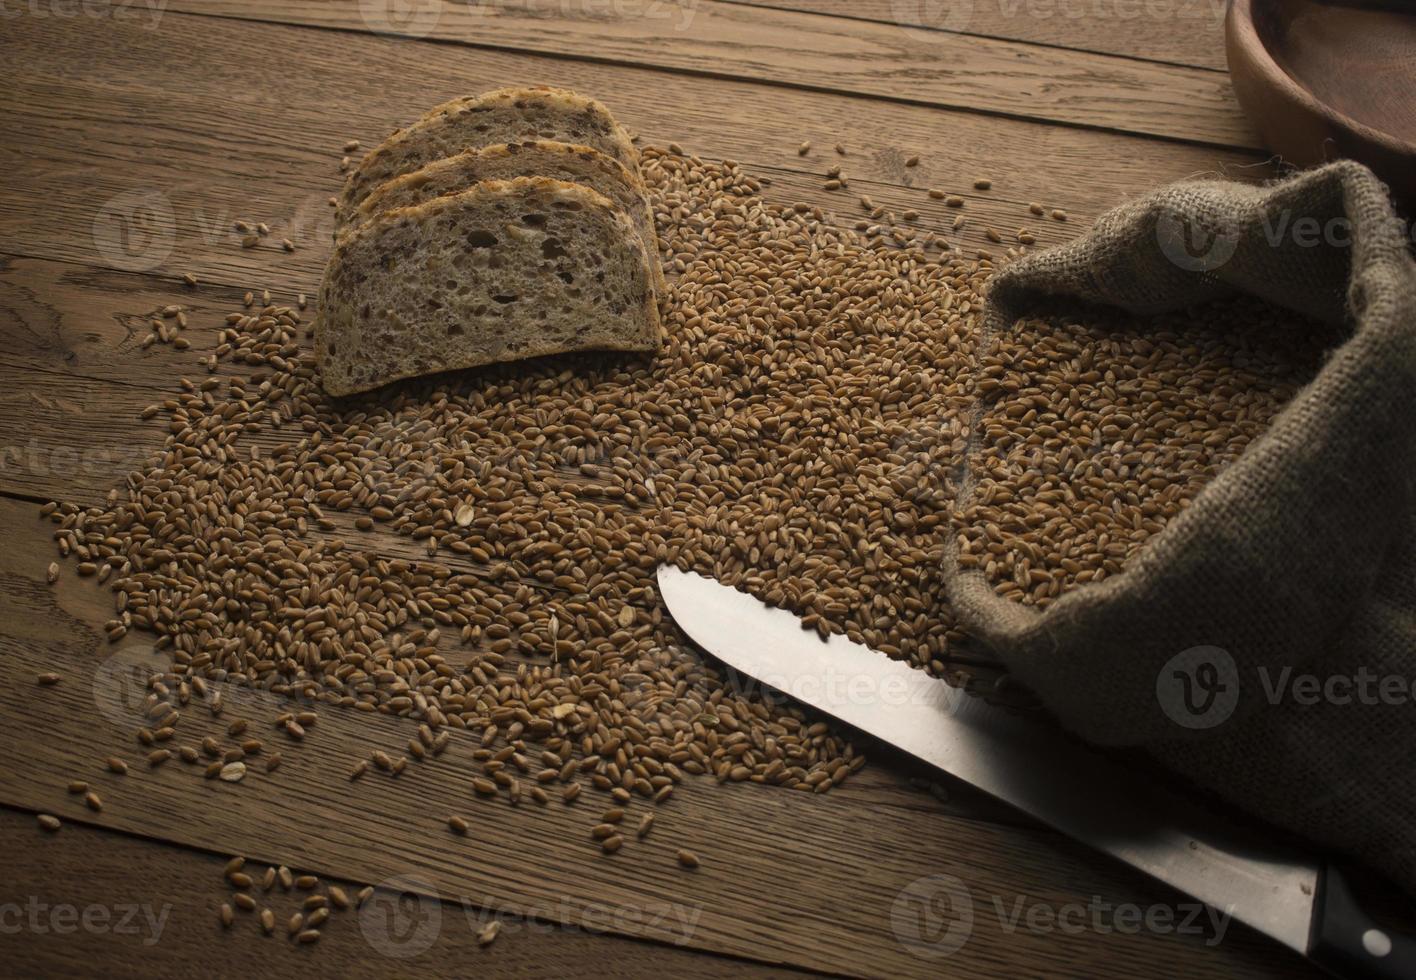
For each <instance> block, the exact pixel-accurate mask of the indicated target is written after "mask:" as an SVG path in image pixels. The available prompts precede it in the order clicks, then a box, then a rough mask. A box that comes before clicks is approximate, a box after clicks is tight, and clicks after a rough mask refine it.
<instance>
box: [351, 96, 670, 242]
mask: <svg viewBox="0 0 1416 980" xmlns="http://www.w3.org/2000/svg"><path fill="white" fill-rule="evenodd" d="M507 109H512V110H515V116H516V117H520V118H525V117H526V115H527V113H528V111H535V110H541V111H543V112H547V113H549V114H551V116H552V117H553V118H554V119H556V120H558V121H559V124H558V125H556V126H554V127H552V128H554V129H559V130H564V131H562V132H556V133H553V134H545V133H537V132H527V131H525V126H520V127H513V128H517V129H520V130H522V131H520V132H517V133H509V132H503V133H499V134H496V135H493V136H491V137H488V138H478V137H479V135H480V134H477V133H475V132H471V131H470V129H471V120H473V119H476V118H478V117H480V116H481V115H482V114H483V113H487V112H493V111H497V110H507ZM576 121H579V122H580V123H582V124H583V127H585V128H587V129H588V130H589V131H590V133H591V134H592V138H588V139H587V138H582V139H570V138H568V137H569V135H570V134H569V132H568V130H569V128H570V126H571V124H573V123H574V122H576ZM548 136H554V137H555V138H557V139H559V140H561V141H562V142H567V143H582V144H585V145H589V146H592V147H593V148H594V149H597V150H599V151H601V152H602V153H605V154H607V155H609V156H611V157H613V158H614V159H616V160H618V161H619V162H620V163H621V164H623V165H624V166H625V167H626V168H628V169H629V170H630V171H631V172H632V173H634V174H635V175H636V176H637V175H638V172H639V162H638V160H639V154H638V152H637V151H636V150H635V149H634V144H633V143H632V142H631V141H630V138H629V134H628V133H626V132H625V131H624V128H623V127H622V126H620V124H619V123H618V122H616V121H615V118H614V116H613V115H612V114H611V113H610V110H609V109H607V108H606V107H605V105H604V104H603V103H601V102H599V101H597V100H596V99H592V98H589V97H588V96H584V95H581V94H579V93H578V92H572V91H570V90H569V89H560V88H551V87H550V86H545V85H538V86H530V87H519V88H501V89H494V90H493V91H490V92H483V93H482V94H481V95H473V96H466V97H463V98H458V99H452V100H449V101H447V102H444V103H443V104H442V105H439V106H434V107H433V108H432V109H429V110H428V111H427V112H425V113H424V114H423V115H421V116H419V117H418V119H416V120H415V121H414V122H413V123H412V124H410V125H408V126H405V127H404V128H403V129H400V130H398V131H396V132H395V133H394V134H393V135H392V136H390V137H389V138H388V139H386V140H384V141H383V142H382V143H380V144H379V145H378V146H376V147H374V148H373V149H372V150H370V151H369V152H368V154H366V155H365V156H364V158H363V159H362V160H360V161H359V163H358V164H356V165H355V167H354V169H353V170H352V171H351V172H350V174H349V176H348V177H347V178H346V179H345V181H344V187H343V188H342V189H341V191H340V193H339V197H338V200H337V202H336V209H335V224H336V227H339V226H342V225H345V224H348V223H350V221H351V220H352V219H353V215H354V210H355V209H356V208H357V207H358V206H359V204H360V203H362V202H363V200H364V198H366V197H368V196H369V195H370V194H371V193H373V191H374V190H375V189H376V188H377V187H378V186H379V185H380V184H383V183H384V182H385V181H388V180H391V179H393V178H394V177H398V176H401V175H402V174H405V173H410V172H412V171H414V170H417V169H419V168H421V167H423V166H425V165H426V164H428V163H431V162H432V161H434V160H438V159H441V158H443V157H447V156H452V155H454V154H456V153H460V152H461V151H463V150H466V149H470V148H473V147H476V146H485V145H489V144H492V143H506V142H510V141H511V140H509V139H508V137H515V138H538V137H539V138H548ZM641 183H642V180H641Z"/></svg>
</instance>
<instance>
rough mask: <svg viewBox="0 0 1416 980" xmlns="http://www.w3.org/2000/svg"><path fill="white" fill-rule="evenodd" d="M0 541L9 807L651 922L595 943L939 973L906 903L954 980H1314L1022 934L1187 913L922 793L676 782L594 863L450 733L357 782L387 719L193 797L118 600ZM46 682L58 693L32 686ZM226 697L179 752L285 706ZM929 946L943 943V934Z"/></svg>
mask: <svg viewBox="0 0 1416 980" xmlns="http://www.w3.org/2000/svg"><path fill="white" fill-rule="evenodd" d="M0 526H4V527H6V528H8V529H10V531H9V533H8V534H7V536H6V537H7V548H6V549H5V552H4V554H3V555H0V582H3V584H4V588H3V589H0V737H3V738H4V739H5V740H6V744H8V745H10V746H13V747H14V748H13V749H12V751H11V752H9V753H7V756H6V758H5V760H4V762H3V763H0V802H3V803H5V804H8V805H12V806H17V807H23V808H27V809H31V810H45V811H51V812H54V813H56V814H57V815H59V816H60V817H61V818H67V819H81V820H88V821H90V822H93V823H95V824H99V825H102V826H104V827H109V828H113V829H118V830H122V831H125V832H129V833H133V834H141V835H147V836H153V837H157V838H160V839H163V840H168V841H173V842H176V843H179V844H183V845H187V846H191V847H198V848H210V849H214V850H217V851H220V852H222V853H240V854H243V855H245V856H246V857H248V858H251V859H253V860H259V861H263V862H280V863H284V864H288V865H290V866H292V867H300V868H306V869H312V870H315V871H318V872H320V873H323V874H327V875H329V876H332V877H336V878H341V879H344V880H348V881H355V882H360V881H365V882H379V881H382V880H384V879H387V878H390V877H393V876H399V875H411V876H413V877H414V878H415V879H417V881H418V882H421V886H420V887H426V889H427V890H428V892H430V893H432V892H436V893H437V894H440V895H443V896H456V897H462V898H466V899H468V900H469V901H471V902H472V903H473V904H476V905H478V906H481V907H485V908H489V909H498V910H504V911H515V910H526V909H532V910H536V909H546V908H553V909H556V910H560V911H558V912H557V914H561V911H563V913H564V916H565V918H566V919H567V921H569V922H571V923H572V924H579V923H581V922H583V921H586V920H590V919H595V917H596V916H597V915H600V913H599V911H598V910H601V909H603V908H606V907H608V908H614V909H638V910H641V911H644V910H653V911H654V912H655V913H658V914H656V915H647V914H646V915H640V916H638V917H631V916H623V917H620V918H618V919H616V918H614V917H611V921H610V923H609V925H608V930H609V931H611V932H613V933H615V934H620V935H631V936H636V937H638V938H648V939H653V940H656V941H661V942H669V943H677V944H683V945H687V946H690V947H692V948H696V949H704V950H711V951H714V952H719V953H728V954H732V955H738V956H742V957H745V958H748V959H753V960H757V961H762V962H768V963H773V964H790V965H794V966H800V967H807V968H813V969H822V970H828V971H830V972H833V973H843V974H848V975H862V976H874V975H888V976H934V975H936V973H937V970H938V969H939V961H938V960H937V959H935V958H931V957H930V955H929V954H932V953H936V952H938V951H939V947H937V946H935V945H931V943H932V942H933V941H934V940H938V939H941V938H942V936H941V935H940V934H938V933H934V934H930V935H928V936H925V937H924V938H923V939H922V940H921V939H920V938H919V932H918V931H919V930H920V929H921V928H922V926H921V924H920V920H919V919H918V917H917V913H918V912H919V910H920V905H919V903H918V902H917V901H914V899H924V900H933V901H936V902H937V901H941V900H947V899H948V898H949V897H950V895H953V896H954V898H955V899H956V900H957V902H958V908H957V909H956V911H958V910H962V909H963V908H965V907H967V908H968V909H969V910H970V913H969V914H970V915H971V917H972V923H971V926H970V929H969V932H968V935H967V941H966V942H965V943H964V945H963V946H962V948H960V949H958V950H956V951H954V952H953V953H952V955H951V956H950V957H949V959H948V967H949V970H950V972H951V973H952V974H954V975H958V976H993V975H996V974H997V973H998V972H999V971H1000V970H1002V971H1004V972H1007V973H1014V972H1029V973H1040V974H1045V975H1049V976H1090V977H1108V976H1110V977H1131V976H1135V975H1140V974H1149V973H1152V972H1156V971H1158V970H1160V969H1165V970H1167V971H1169V972H1172V973H1180V974H1184V975H1186V976H1194V977H1214V978H1220V977H1270V976H1271V977H1279V976H1285V977H1291V976H1305V975H1312V974H1311V972H1308V973H1305V972H1304V970H1305V969H1306V968H1305V966H1304V965H1303V964H1302V963H1300V962H1298V961H1296V960H1295V959H1294V958H1293V957H1292V956H1291V955H1289V954H1286V953H1284V952H1283V951H1279V950H1275V949H1274V948H1273V947H1272V944H1270V943H1267V942H1266V941H1263V940H1261V939H1260V938H1258V937H1256V936H1254V935H1253V934H1251V933H1248V932H1247V931H1245V930H1243V929H1241V928H1240V927H1238V926H1231V927H1230V928H1229V929H1228V930H1227V931H1226V933H1225V934H1224V936H1223V939H1222V941H1219V942H1217V943H1215V944H1213V945H1206V944H1205V942H1204V940H1203V939H1202V938H1201V937H1197V936H1179V935H1175V934H1172V933H1166V934H1160V933H1144V934H1137V935H1129V934H1123V933H1120V932H1115V931H1109V930H1108V931H1101V930H1096V929H1090V928H1084V929H1081V930H1072V929H1066V930H1057V929H1055V928H1052V929H1047V928H1043V927H1042V926H1039V925H1032V926H1030V925H1029V924H1028V923H1029V922H1034V923H1036V922H1038V921H1039V920H1038V919H1037V918H1032V919H1024V920H1022V921H1021V924H1019V923H1018V922H1017V921H1014V920H1013V919H1012V913H1013V911H1014V910H1018V909H1023V910H1028V909H1031V908H1033V907H1037V908H1039V909H1041V910H1042V912H1041V913H1035V914H1034V915H1044V916H1045V915H1048V914H1056V913H1057V912H1058V911H1060V910H1063V909H1088V908H1093V907H1099V904H1100V903H1103V902H1104V903H1109V906H1110V907H1111V908H1115V907H1116V904H1117V903H1119V902H1126V903H1131V904H1134V905H1136V906H1137V907H1140V908H1148V907H1150V906H1153V905H1155V906H1164V907H1168V908H1171V909H1175V908H1177V907H1179V906H1180V904H1181V903H1182V902H1183V900H1182V899H1180V898H1179V897H1178V896H1175V895H1172V894H1169V893H1168V892H1166V891H1165V890H1164V889H1161V888H1158V887H1157V886H1155V885H1153V884H1151V883H1147V882H1145V881H1142V880H1140V879H1139V878H1138V876H1136V875H1135V874H1134V873H1132V872H1130V871H1128V870H1126V869H1124V868H1121V867H1119V866H1115V865H1112V864H1111V863H1109V862H1105V861H1103V860H1101V859H1099V858H1098V857H1096V856H1095V855H1093V854H1091V853H1089V852H1085V851H1083V850H1082V849H1081V848H1080V847H1078V846H1077V845H1074V844H1071V843H1070V842H1068V841H1065V840H1062V839H1060V838H1058V837H1056V836H1055V835H1052V834H1048V833H1044V832H1041V831H1030V830H1021V829H1017V828H1010V827H1000V826H996V825H993V824H989V823H983V822H979V821H971V820H963V819H958V818H955V817H951V816H948V815H946V814H944V813H942V812H941V811H940V809H939V808H938V806H937V805H936V804H934V803H933V802H932V801H931V800H930V799H929V798H928V797H927V796H924V795H923V794H917V796H918V801H917V802H916V803H915V804H914V805H913V806H910V807H900V806H895V805H880V804H878V803H876V802H875V801H874V800H873V799H865V798H863V794H862V793H861V792H860V791H859V790H857V789H856V788H855V787H854V784H853V783H852V782H851V781H848V782H847V783H845V784H844V785H843V786H841V787H839V788H838V789H837V790H836V791H834V792H832V793H830V794H827V795H825V796H822V795H818V794H811V793H796V792H791V791H784V790H780V789H776V788H768V787H760V786H756V785H753V784H750V783H743V784H731V783H730V784H725V785H716V784H714V783H713V781H712V780H709V779H694V780H689V781H687V782H685V783H684V784H682V785H681V786H680V787H679V790H678V792H676V793H675V796H674V798H673V801H672V802H671V803H669V804H667V805H666V806H664V807H661V808H660V810H659V813H658V819H657V821H656V824H655V828H654V831H653V832H652V833H651V834H650V835H649V837H648V838H647V839H645V840H643V841H632V842H630V843H629V844H626V846H625V849H624V850H623V851H621V852H620V853H619V854H617V855H614V856H613V857H605V856H603V855H601V854H600V853H599V850H598V848H597V847H596V846H595V842H594V841H593V840H591V839H590V836H589V834H588V830H589V825H590V824H591V823H592V822H593V821H594V817H593V814H594V813H595V812H597V807H598V805H599V803H600V796H601V794H600V793H599V791H596V790H589V791H588V792H587V793H586V794H585V797H584V798H583V799H582V800H581V801H579V802H578V803H577V804H576V805H575V806H573V807H566V806H563V805H561V804H559V803H557V804H553V805H552V806H550V807H548V808H539V807H535V806H532V805H530V804H527V805H523V806H522V807H520V808H516V807H511V806H508V805H507V804H506V803H505V802H504V801H494V802H486V801H483V800H479V799H477V798H475V797H474V796H473V794H472V793H471V792H470V791H469V789H468V784H469V780H470V778H471V775H472V772H473V763H472V760H471V759H470V751H471V748H472V747H473V744H474V743H473V739H472V737H471V736H469V735H465V734H462V733H457V734H455V736H454V738H453V742H452V745H451V746H450V748H449V749H448V751H447V753H446V754H444V755H443V756H442V757H440V758H438V759H436V760H435V761H434V762H431V763H427V764H415V765H414V766H413V767H412V768H410V770H409V771H408V772H406V773H405V774H404V775H403V776H402V777H399V778H397V779H393V778H389V777H386V776H380V775H371V776H369V777H366V778H365V779H363V780H360V781H359V782H357V783H350V782H349V781H348V779H347V778H346V774H347V772H348V771H349V767H350V765H351V763H352V762H353V760H354V759H356V758H361V757H364V756H365V755H366V754H367V753H368V751H369V750H370V749H371V748H375V747H383V748H385V749H388V750H390V751H401V748H400V747H401V746H402V744H403V743H404V742H405V741H406V740H407V738H408V737H409V736H410V734H411V726H410V725H409V724H407V723H405V722H402V721H400V720H398V719H395V718H391V717H389V716H384V715H365V714H361V713H355V712H347V711H338V710H335V709H332V708H329V707H323V708H321V710H320V719H319V722H318V724H316V725H315V726H313V728H312V729H311V731H310V734H309V735H308V736H307V737H306V739H305V740H304V741H303V742H300V743H293V742H286V741H285V740H284V739H283V737H278V736H275V735H274V734H269V735H267V736H266V738H267V741H268V742H270V743H271V745H272V746H274V745H275V740H276V739H277V738H279V740H280V743H281V744H280V745H279V748H280V750H281V751H282V753H283V755H284V760H285V761H284V762H283V764H282V765H281V767H280V768H279V769H278V770H277V771H276V772H274V773H270V774H267V773H265V772H263V771H261V769H260V767H259V766H256V767H253V770H252V772H251V774H250V775H248V776H247V778H246V779H245V780H244V781H243V782H241V783H237V784H228V783H223V782H220V781H217V780H206V779H203V778H201V775H200V773H199V772H197V771H196V770H195V768H194V767H189V766H185V765H184V764H183V763H181V762H178V761H176V760H173V761H171V762H169V763H167V764H165V765H163V766H161V767H159V768H157V769H155V770H149V769H148V768H147V767H146V765H145V764H144V763H142V761H141V757H140V755H139V752H140V751H141V750H142V747H141V746H139V745H138V744H137V742H136V741H135V740H133V738H132V732H133V730H134V728H135V727H136V718H135V715H134V712H133V705H134V704H135V703H140V702H135V696H134V690H135V688H134V687H133V686H131V678H132V674H131V672H130V670H131V669H136V670H137V671H138V675H139V677H141V675H142V674H143V673H145V671H146V669H151V666H152V665H154V664H157V663H160V662H162V659H163V658H162V656H161V655H158V654H154V653H153V652H152V651H151V650H150V649H149V648H145V647H144V645H143V644H142V642H141V637H138V636H136V635H134V636H130V637H128V638H127V639H125V640H124V642H123V644H122V645H120V646H119V647H118V648H116V649H115V648H109V647H108V646H107V645H106V643H105V642H104V641H103V640H102V639H101V631H100V629H99V626H98V624H99V623H100V622H101V621H102V620H103V619H104V618H106V616H107V612H106V610H107V609H109V608H111V600H110V599H109V598H108V596H107V595H106V594H105V590H104V589H103V588H102V587H101V586H96V585H95V584H93V583H92V581H91V580H80V579H76V578H74V577H73V576H72V575H65V576H63V577H61V579H60V581H59V583H58V584H57V585H55V586H50V585H46V584H45V582H44V569H45V566H46V565H47V563H48V561H49V560H50V558H51V542H50V541H49V536H48V533H47V527H48V525H47V524H46V523H45V522H41V521H39V520H37V519H36V511H35V508H34V507H33V505H32V504H28V503H21V502H15V501H9V500H0ZM42 671H53V672H57V673H59V674H60V675H61V677H62V680H61V682H60V683H59V684H57V685H54V686H47V687H37V686H36V685H35V682H34V678H35V677H36V675H37V674H38V673H40V672H42ZM137 690H138V691H139V692H140V690H141V688H140V685H139V686H138V688H137ZM224 695H225V701H226V708H225V711H224V713H223V715H222V716H221V718H219V719H215V718H212V717H210V716H209V715H208V713H207V712H206V711H204V710H202V709H200V708H198V707H197V706H189V707H188V709H187V710H186V711H185V712H184V713H183V718H182V720H181V722H180V725H179V728H180V734H179V735H178V736H177V739H176V741H177V743H179V744H180V743H189V744H195V743H196V742H197V741H198V740H199V739H200V738H201V737H203V736H204V735H207V734H213V735H218V736H220V737H222V738H224V735H223V732H224V729H225V726H226V724H227V723H228V722H230V721H231V720H233V719H234V718H236V717H244V718H248V719H249V720H250V721H251V723H252V730H253V731H256V732H257V733H258V734H262V733H266V732H269V729H268V728H266V727H265V726H267V725H268V723H269V720H270V719H271V718H273V717H274V714H275V712H276V711H277V710H278V707H279V706H278V704H276V703H275V702H274V701H273V699H272V698H271V697H270V696H269V695H267V694H265V693H264V692H255V691H251V690H248V689H244V688H231V687H228V688H226V689H224ZM265 751H269V748H268V749H266V750H265ZM114 753H117V754H118V755H120V756H122V757H124V758H126V759H128V760H129V763H130V766H131V767H132V768H131V771H130V772H129V774H128V775H126V776H116V775H113V774H111V773H108V772H107V771H106V769H105V767H104V764H103V762H102V760H103V759H104V758H105V757H106V756H108V755H111V754H114ZM71 779H84V780H88V781H89V782H91V783H92V784H93V786H94V787H95V788H96V789H97V791H98V792H99V793H100V794H101V796H102V798H103V801H104V806H103V810H102V812H101V813H96V814H95V813H92V812H91V811H89V810H87V809H85V808H84V805H83V803H82V802H81V801H80V799H79V797H77V796H75V795H71V794H69V793H67V792H66V789H65V787H66V784H67V783H68V781H69V780H71ZM606 798H608V797H606ZM642 805H643V804H642V803H641V804H637V805H636V806H635V807H634V808H633V809H634V810H635V811H636V812H635V813H633V814H631V817H630V819H634V818H636V817H637V810H638V809H639V807H642ZM455 812H460V813H463V814H465V815H466V816H467V817H468V818H469V819H470V820H471V822H472V824H473V831H472V833H471V834H469V835H468V836H467V837H465V838H457V837H453V836H452V835H451V834H449V832H448V831H447V829H446V827H445V826H444V825H443V820H444V818H445V816H446V815H447V814H449V813H455ZM865 828H868V831H867V830H866V829H865ZM681 846H686V847H690V848H692V849H694V850H695V851H696V852H698V853H699V855H700V856H701V857H702V866H701V867H700V868H698V869H697V870H695V871H693V872H687V871H684V870H683V869H681V868H679V867H678V866H677V864H676V862H675V861H674V857H673V855H674V852H675V849H676V848H678V847H681ZM933 874H941V875H948V876H951V879H952V880H957V882H958V883H960V884H961V885H962V887H963V888H965V889H966V890H967V894H966V895H963V897H960V896H961V895H962V894H963V893H960V892H958V891H956V890H954V891H950V892H946V893H945V894H944V895H943V896H942V898H941V895H940V894H939V893H938V889H939V888H940V887H941V885H940V882H939V880H937V879H935V880H933V881H929V880H926V881H924V882H923V883H920V879H921V878H927V877H928V876H929V875H933ZM952 880H951V881H950V883H949V888H951V889H953V888H954V887H955V886H954V885H953V884H952ZM910 889H913V890H910ZM1093 896H1095V898H1093ZM1049 910H1050V911H1049ZM1068 914H1071V913H1070V912H1069V913H1068ZM959 915H960V916H961V917H963V916H964V915H965V913H963V912H962V911H959ZM911 916H916V917H915V918H911ZM603 918H604V917H603V915H600V918H598V919H595V921H597V922H602V921H603ZM912 923H913V924H912ZM934 927H935V928H937V929H942V930H945V932H944V935H948V933H947V923H944V922H938V921H936V922H934ZM685 940H686V941H685ZM1161 964H1164V967H1162V966H1161Z"/></svg>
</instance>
